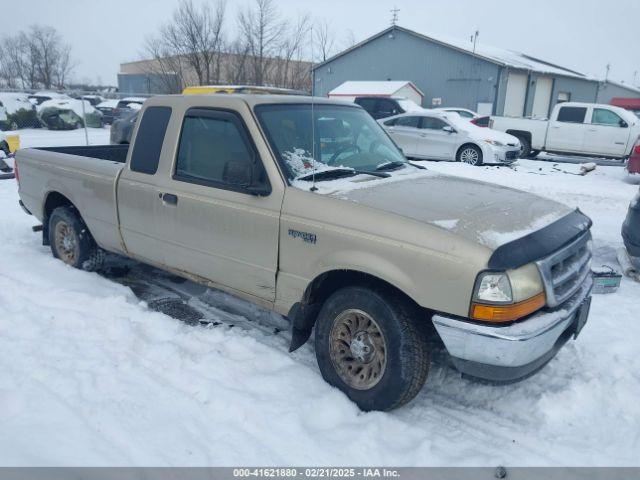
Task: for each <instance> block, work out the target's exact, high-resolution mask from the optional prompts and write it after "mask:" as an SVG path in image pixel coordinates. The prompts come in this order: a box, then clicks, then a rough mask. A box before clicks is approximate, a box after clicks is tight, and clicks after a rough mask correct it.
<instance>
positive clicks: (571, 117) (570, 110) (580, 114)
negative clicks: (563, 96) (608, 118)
mask: <svg viewBox="0 0 640 480" xmlns="http://www.w3.org/2000/svg"><path fill="white" fill-rule="evenodd" d="M586 115H587V108H586V107H560V111H559V112H558V121H559V122H565V123H584V118H585V116H586Z"/></svg>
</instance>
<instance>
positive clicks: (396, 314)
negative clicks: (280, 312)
mask: <svg viewBox="0 0 640 480" xmlns="http://www.w3.org/2000/svg"><path fill="white" fill-rule="evenodd" d="M354 310H355V311H358V312H363V313H364V314H366V315H368V316H370V317H371V318H372V319H373V320H374V323H375V326H377V327H379V330H380V332H381V335H380V336H379V337H378V338H381V339H382V342H383V345H384V346H385V348H383V349H379V350H380V351H382V352H384V354H383V356H384V367H383V369H382V372H381V373H380V376H379V377H377V379H374V378H373V377H372V375H371V373H370V372H371V368H370V367H369V366H370V365H371V363H369V364H367V363H362V362H358V361H357V360H356V358H355V355H356V354H354V353H353V348H352V347H347V346H346V345H347V342H345V341H343V340H341V338H340V340H338V342H335V344H336V345H339V346H338V347H337V348H335V349H334V350H333V351H332V340H331V339H332V332H333V331H334V330H335V327H336V325H339V324H340V321H341V320H340V319H341V318H343V315H345V314H346V313H348V312H352V311H354ZM417 321H419V320H418V315H417V312H415V311H414V309H413V308H412V307H411V306H410V305H409V304H408V302H406V301H404V300H403V299H400V298H397V297H395V296H393V295H389V294H386V293H385V292H383V291H381V290H377V289H374V288H367V287H360V286H354V287H346V288H343V289H340V290H338V291H336V292H335V293H333V294H332V295H331V296H330V297H329V298H328V299H327V300H326V302H325V303H324V304H323V306H322V308H321V310H320V313H319V314H318V319H317V322H316V326H315V349H316V358H317V361H318V366H319V367H320V372H321V373H322V377H323V378H324V379H325V380H326V381H327V382H328V383H330V384H331V385H333V386H335V387H337V388H339V389H340V390H342V391H343V392H344V393H345V394H346V395H347V396H348V397H349V398H350V399H351V400H352V401H353V402H355V403H356V404H357V405H358V406H359V407H360V408H361V409H362V410H364V411H369V410H383V411H386V410H392V409H394V408H397V407H400V406H402V405H404V404H405V403H407V402H409V401H410V400H411V399H413V398H414V397H415V396H416V395H417V394H418V392H420V390H421V389H422V386H423V385H424V382H425V381H426V379H427V374H428V372H429V352H428V348H427V342H426V336H425V334H424V332H423V331H422V330H421V329H420V328H419V325H417V324H416V322H417ZM425 321H426V319H425ZM363 325H367V323H366V321H365V323H363ZM368 325H371V322H369V323H368ZM352 326H353V324H352ZM356 328H358V327H354V328H353V329H349V332H352V330H355V329H356ZM355 336H356V334H352V335H351V336H350V338H348V339H347V340H348V343H349V345H351V344H353V343H354V342H353V341H352V340H353V339H354V337H355ZM334 338H336V337H334ZM378 341H380V340H378ZM369 345H372V344H371V343H370V344H369ZM340 346H345V350H347V349H349V350H347V353H346V355H344V356H343V357H344V358H346V357H348V356H350V355H351V356H352V357H351V363H349V362H347V363H346V364H348V365H351V366H353V367H355V369H354V370H353V372H355V373H356V375H355V377H358V376H359V373H360V372H361V371H362V372H364V370H365V368H369V376H368V378H369V379H371V380H373V381H374V382H377V383H374V384H372V385H371V386H370V387H366V388H365V387H362V386H361V388H355V387H354V386H353V385H350V384H349V383H347V381H345V380H344V379H343V378H344V377H345V375H352V371H351V367H349V372H348V374H347V370H346V369H345V368H344V367H343V368H342V369H341V372H342V373H340V371H339V370H340V367H338V366H336V363H334V361H335V356H336V355H340V353H339V352H338V351H337V350H338V349H340ZM374 350H376V348H375V347H374ZM341 352H342V353H344V351H341ZM376 355H379V353H376ZM378 360H379V358H378V357H375V361H376V362H378ZM370 362H371V361H370ZM378 363H379V362H378ZM343 365H344V362H343ZM358 368H360V370H358ZM352 378H353V375H352ZM360 378H362V377H360ZM365 381H366V380H365Z"/></svg>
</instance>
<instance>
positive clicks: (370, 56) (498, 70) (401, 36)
mask: <svg viewBox="0 0 640 480" xmlns="http://www.w3.org/2000/svg"><path fill="white" fill-rule="evenodd" d="M348 80H410V81H412V82H413V83H414V84H415V85H416V86H417V87H418V88H419V89H420V90H421V91H422V92H424V94H425V96H424V101H423V106H424V107H432V106H443V107H462V108H469V109H471V110H476V111H478V112H479V113H481V114H494V115H507V116H515V117H521V116H535V117H546V116H548V114H549V112H550V110H551V109H552V108H553V106H554V105H555V104H556V103H558V102H562V101H569V100H571V101H580V102H595V101H596V99H597V97H598V92H599V86H600V82H598V81H597V80H595V79H593V78H589V77H587V76H586V75H584V74H582V73H580V72H576V71H575V70H571V69H568V68H565V67H561V66H559V65H555V64H552V63H549V62H546V61H544V60H540V59H537V58H534V57H531V56H529V55H525V54H523V53H518V52H514V51H511V50H505V49H500V48H495V47H489V46H486V45H483V44H477V45H476V46H475V47H474V45H473V44H472V43H470V42H460V41H458V40H451V39H444V38H442V37H438V38H436V37H434V36H426V35H422V34H420V33H417V32H414V31H412V30H408V29H406V28H402V27H399V26H397V25H394V26H392V27H389V28H387V29H386V30H383V31H382V32H380V33H378V34H376V35H373V36H372V37H370V38H368V39H366V40H364V41H363V42H360V43H358V44H357V45H354V46H353V47H351V48H349V49H347V50H345V51H343V52H341V53H339V54H337V55H335V56H334V57H332V58H330V59H328V60H326V61H325V62H322V63H320V64H318V65H316V66H315V67H314V69H313V91H314V94H315V95H319V96H326V95H327V93H328V92H329V91H331V90H332V89H334V88H336V87H337V86H338V85H340V84H342V83H343V82H346V81H348Z"/></svg>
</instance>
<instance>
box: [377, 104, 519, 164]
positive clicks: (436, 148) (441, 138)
mask: <svg viewBox="0 0 640 480" xmlns="http://www.w3.org/2000/svg"><path fill="white" fill-rule="evenodd" d="M378 122H379V123H380V125H382V127H383V128H384V129H385V130H386V131H387V132H388V133H389V135H390V136H391V138H392V139H393V140H394V141H395V142H396V144H397V145H398V146H399V147H400V148H401V149H402V151H403V152H404V154H405V156H406V157H411V158H417V159H423V160H451V161H458V162H465V163H468V164H470V165H482V164H483V163H497V164H505V163H512V162H515V161H516V160H517V159H518V155H519V154H520V148H521V146H520V141H519V140H518V139H517V138H516V137H514V136H512V135H509V134H507V133H503V132H498V131H497V130H491V129H489V128H481V127H478V126H476V125H474V124H472V123H470V122H469V121H468V120H466V119H462V118H461V117H460V115H458V114H457V113H451V112H434V111H425V112H408V113H403V114H400V115H395V116H393V117H390V118H384V119H381V120H378Z"/></svg>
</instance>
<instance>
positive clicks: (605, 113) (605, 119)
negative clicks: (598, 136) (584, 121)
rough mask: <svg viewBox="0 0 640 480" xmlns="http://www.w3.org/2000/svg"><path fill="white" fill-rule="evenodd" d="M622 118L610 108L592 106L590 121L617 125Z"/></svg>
mask: <svg viewBox="0 0 640 480" xmlns="http://www.w3.org/2000/svg"><path fill="white" fill-rule="evenodd" d="M621 122H622V119H621V118H620V117H619V116H618V115H617V114H616V113H613V112H612V111H611V110H606V109H604V108H594V109H593V115H592V116H591V123H595V124H598V125H614V126H616V127H619V126H620V125H621Z"/></svg>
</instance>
